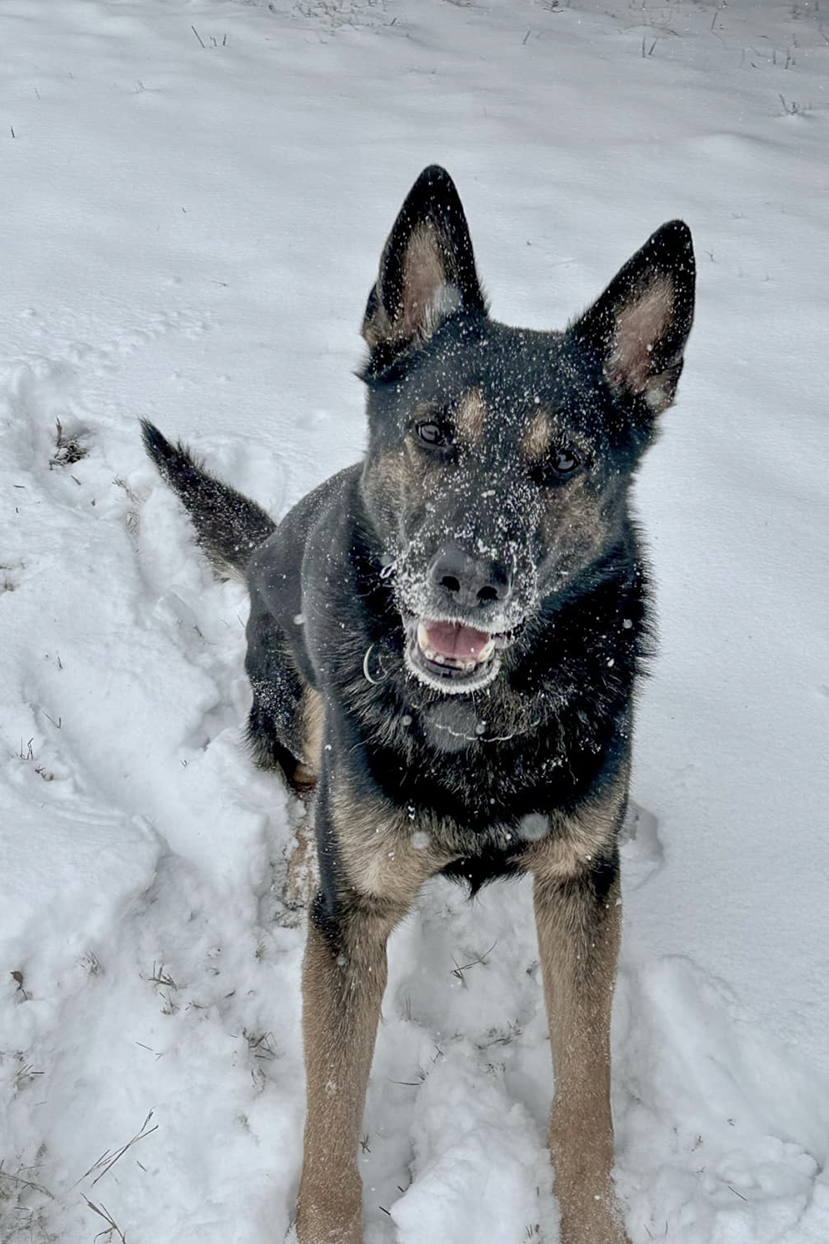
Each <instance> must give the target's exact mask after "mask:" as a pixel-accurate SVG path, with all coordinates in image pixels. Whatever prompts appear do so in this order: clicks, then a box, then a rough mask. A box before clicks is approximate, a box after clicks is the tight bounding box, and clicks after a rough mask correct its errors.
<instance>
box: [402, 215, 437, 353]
mask: <svg viewBox="0 0 829 1244" xmlns="http://www.w3.org/2000/svg"><path fill="white" fill-rule="evenodd" d="M446 285H447V274H446V269H445V266H444V263H443V258H442V250H441V246H440V242H439V240H438V236H437V233H436V232H435V229H434V226H433V225H432V224H431V222H429V221H424V222H423V223H421V224H419V225H418V226H417V228H416V229H414V230H413V232H412V236H411V238H410V239H409V245H408V247H407V248H406V258H405V260H404V261H403V308H402V309H403V316H402V319H401V321H400V325H399V329H400V331H401V334H402V336H404V337H409V336H413V335H414V334H415V333H419V334H421V335H422V336H428V335H429V332H430V331H431V329H432V327H433V323H432V321H433V319H435V318H436V313H438V312H439V307H438V305H437V303H438V302H439V300H440V297H441V291H442V290H443V288H444V287H445V286H446Z"/></svg>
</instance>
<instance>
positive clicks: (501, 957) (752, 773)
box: [0, 0, 829, 1244]
mask: <svg viewBox="0 0 829 1244" xmlns="http://www.w3.org/2000/svg"><path fill="white" fill-rule="evenodd" d="M822 21H823V18H822V11H821V10H820V9H819V8H818V5H817V3H814V4H812V3H804V2H802V0H796V2H795V3H791V0H789V2H787V3H775V2H773V0H762V2H758V0H732V2H731V3H729V4H716V5H712V4H708V3H701V2H697V0H674V2H673V3H670V4H668V3H666V4H664V5H658V4H649V3H647V2H646V0H641V3H640V2H638V0H637V3H635V4H634V3H629V2H623V0H604V2H603V3H597V2H595V0H571V3H569V4H568V3H557V2H556V0H550V2H548V0H544V2H543V3H541V2H538V3H534V2H533V0H509V2H507V0H479V2H476V3H469V4H461V3H457V2H455V3H449V2H448V0H420V2H419V3H416V2H415V0H302V2H300V3H296V4H292V3H291V0H276V2H275V3H272V4H266V3H264V2H263V3H259V4H257V3H241V2H239V3H231V2H229V0H190V3H187V2H186V0H61V2H60V3H55V0H7V3H6V4H4V6H3V14H2V18H0V34H2V42H3V72H2V78H1V79H0V81H1V82H2V95H1V96H0V99H2V108H0V145H2V153H3V177H2V181H0V198H2V221H3V231H4V238H5V242H4V246H3V282H2V295H0V327H1V328H2V332H0V343H2V344H0V430H1V431H2V454H0V496H2V498H3V507H2V524H1V525H0V563H2V568H0V633H1V634H2V643H1V644H0V809H2V825H0V876H2V878H3V881H2V898H3V905H2V914H1V915H0V1159H2V1167H0V1238H2V1240H3V1242H4V1244H7V1242H8V1244H13V1242H15V1241H27V1242H29V1241H35V1242H37V1241H45V1240H61V1241H63V1240H70V1239H71V1240H89V1241H92V1240H93V1238H94V1237H95V1236H96V1234H97V1233H98V1232H99V1231H101V1230H103V1231H106V1230H107V1223H106V1222H105V1221H104V1219H103V1218H102V1217H101V1216H100V1213H96V1212H93V1210H91V1209H90V1206H89V1204H88V1202H91V1203H92V1204H93V1205H94V1206H96V1207H97V1208H98V1210H99V1211H101V1213H104V1212H105V1213H106V1214H108V1215H110V1216H111V1219H112V1221H114V1222H115V1223H117V1224H118V1229H119V1231H120V1232H122V1233H123V1235H125V1236H127V1238H128V1239H129V1241H130V1244H167V1242H168V1241H169V1242H170V1244H172V1242H173V1241H175V1242H176V1244H187V1242H188V1241H193V1242H195V1241H196V1240H198V1241H199V1244H229V1242H231V1241H232V1242H235V1244H260V1242H261V1244H264V1241H266V1240H267V1241H273V1240H280V1239H282V1238H283V1237H284V1235H285V1233H286V1232H287V1231H288V1229H289V1226H290V1221H291V1214H292V1209H293V1202H294V1197H295V1195H296V1188H297V1183H298V1178H299V1163H300V1136H301V1128H302V1117H303V1077H302V1063H301V1050H300V1039H299V965H300V958H301V953H302V929H301V927H299V925H298V923H297V920H296V917H295V915H294V913H292V912H290V911H289V910H288V909H287V908H286V907H285V905H284V903H283V902H282V900H281V897H280V896H281V891H282V884H283V881H284V876H285V868H286V858H287V856H288V854H289V853H290V850H291V847H292V844H293V835H294V832H295V827H296V824H297V821H298V818H299V812H298V809H297V808H296V807H294V806H293V805H292V804H291V802H290V801H289V799H288V798H287V796H286V795H285V793H284V791H283V790H282V789H281V788H280V786H279V785H278V784H277V783H276V782H275V781H274V780H273V779H270V778H268V777H266V776H265V775H262V774H260V773H257V772H256V771H254V770H253V768H252V767H251V765H250V763H249V761H248V759H247V757H246V754H245V750H244V746H243V744H242V740H241V732H240V724H241V723H242V722H243V720H244V714H245V708H246V704H247V696H248V692H247V688H246V684H245V681H244V676H243V666H242V662H243V653H244V635H243V623H244V617H245V610H246V598H245V593H244V590H243V588H242V587H241V586H240V585H239V584H235V583H231V584H218V583H216V582H215V581H214V580H213V578H212V577H211V574H210V571H209V568H208V567H207V566H206V564H205V562H204V560H203V559H202V558H201V557H200V556H199V554H198V552H197V550H196V549H195V546H194V543H193V539H192V535H191V532H190V528H189V526H188V523H187V520H186V519H185V517H184V516H183V514H182V513H181V512H180V510H179V508H178V507H177V504H176V502H175V500H174V498H173V497H172V496H171V494H170V493H169V492H168V491H167V490H165V488H164V487H163V486H162V485H161V483H160V481H159V480H158V479H157V477H156V476H155V475H154V473H153V471H152V469H151V468H150V466H149V464H148V463H147V462H146V460H145V459H144V457H143V455H142V451H141V448H140V441H139V436H138V426H137V421H138V418H139V417H141V416H146V417H149V418H150V419H152V420H154V421H155V422H157V423H158V424H159V426H160V427H161V428H162V429H163V430H164V431H165V432H166V433H168V434H169V435H172V436H181V437H183V438H184V439H186V440H188V441H189V442H190V443H191V444H192V445H193V447H194V449H195V450H196V452H198V453H200V454H204V455H205V456H206V458H207V459H208V460H209V462H210V465H211V466H212V467H214V468H215V469H216V470H217V471H219V472H220V473H221V474H222V475H223V476H224V477H225V478H227V479H228V480H230V481H231V482H232V483H233V484H234V485H236V486H237V487H239V488H241V489H242V490H243V491H245V492H247V493H248V494H249V495H251V496H253V497H255V498H256V499H257V500H258V501H259V502H260V503H261V504H263V505H264V506H266V508H268V509H269V511H270V512H271V513H273V514H274V515H277V516H278V515H279V514H281V513H284V511H285V510H286V509H287V508H288V506H289V505H290V504H292V503H293V502H294V501H296V500H297V499H298V498H299V497H300V496H301V495H302V494H303V493H304V492H305V491H306V490H307V489H308V488H310V487H311V486H312V485H314V484H315V483H317V482H318V481H319V480H321V479H322V478H324V477H325V476H326V475H328V474H330V473H332V472H333V471H335V470H337V469H339V468H340V467H342V466H344V465H347V464H348V463H349V462H351V461H353V460H355V458H356V457H358V456H359V453H360V452H361V448H362V445H363V437H364V431H363V421H362V396H361V392H360V386H359V384H358V382H357V381H356V380H355V379H354V377H353V370H354V368H355V366H356V364H357V362H358V360H359V358H360V343H359V339H358V336H357V328H358V326H359V322H360V318H361V315H362V310H363V305H364V299H365V295H366V293H367V290H368V287H369V284H370V281H371V279H372V277H373V273H374V270H375V266H376V262H377V259H378V256H379V251H380V246H381V244H382V241H383V239H384V237H385V234H386V232H387V230H388V228H389V226H390V225H391V222H392V220H393V217H394V214H395V212H396V211H397V208H398V207H399V205H400V203H401V202H402V199H403V196H404V195H405V193H406V191H407V190H408V188H409V186H410V184H411V183H412V181H413V180H414V178H415V176H416V175H417V173H418V172H419V171H420V169H421V168H422V167H423V166H424V165H426V164H428V163H430V162H433V161H440V162H442V163H444V164H445V165H446V166H447V167H448V168H449V170H450V172H451V173H452V174H453V176H454V177H455V178H456V180H457V182H458V186H459V189H460V192H461V196H462V198H463V200H464V204H465V206H466V209H467V213H468V216H469V218H470V223H471V228H472V235H473V240H474V242H475V245H476V250H477V256H478V262H479V267H480V270H481V272H482V274H483V277H484V280H485V281H486V283H487V287H488V291H489V294H490V296H491V299H492V303H493V309H494V312H495V314H496V315H497V316H498V317H499V318H502V319H505V320H507V321H511V322H516V323H523V324H526V325H528V326H532V327H560V326H561V325H562V324H563V323H564V322H565V321H566V319H567V318H569V317H570V316H571V315H573V314H574V313H575V312H576V311H577V310H579V309H580V308H581V307H582V306H584V305H585V304H586V303H587V302H588V301H589V300H590V299H591V298H592V297H594V296H595V295H596V294H597V293H598V292H599V291H600V289H601V288H602V287H603V285H604V284H605V283H606V282H607V281H608V280H609V279H610V277H611V276H612V275H613V273H614V272H615V271H616V270H617V268H618V267H619V266H620V265H621V263H622V262H623V261H624V260H625V259H626V258H627V257H628V256H629V255H630V254H631V253H632V252H633V251H634V250H635V249H636V248H637V247H638V246H639V245H640V244H641V243H642V242H643V241H644V240H645V238H646V237H647V236H648V235H649V234H650V232H651V231H652V230H653V229H654V228H655V227H656V226H658V225H659V224H660V223H661V222H662V221H663V220H666V219H669V218H671V217H674V216H682V217H683V218H685V219H687V220H688V222H689V224H690V225H691V227H692V229H693V230H694V234H695V239H696V246H697V253H698V258H699V264H700V281H699V303H698V314H697V323H696V327H695V329H694V333H693V336H692V339H691V346H690V349H689V353H688V360H687V364H686V371H685V374H684V376H683V381H682V385H681V389H680V400H679V403H678V406H677V408H676V410H675V411H672V412H670V413H669V414H668V415H667V416H663V420H664V425H665V434H664V436H663V438H662V440H661V442H660V443H659V445H658V446H657V447H656V448H655V449H654V450H653V451H652V453H651V454H650V457H649V459H648V462H647V464H646V466H645V468H644V470H643V472H642V476H641V480H640V484H639V490H638V498H639V508H640V511H641V514H642V518H643V522H644V525H645V527H646V530H647V532H648V536H649V542H650V546H651V549H652V557H653V565H654V573H655V578H656V580H657V584H658V598H659V614H660V630H661V655H660V658H659V660H658V662H657V664H656V666H655V671H654V676H653V678H652V679H651V680H650V681H649V683H648V685H647V686H646V687H645V688H644V689H643V693H642V697H641V703H640V708H639V716H638V724H637V746H636V769H635V776H634V795H635V799H636V802H637V805H638V806H639V807H640V809H641V810H642V811H641V814H640V816H639V817H638V819H637V821H636V823H635V825H634V826H633V836H632V838H631V841H630V842H629V843H628V844H627V845H626V847H625V852H624V855H625V860H624V864H625V936H624V946H623V954H622V965H621V971H620V981H619V988H618V992H617V1003H616V1011H615V1020H614V1052H615V1069H614V1110H615V1116H616V1125H617V1151H618V1182H619V1187H620V1190H621V1192H622V1195H623V1197H624V1200H625V1206H626V1219H627V1224H628V1228H629V1231H630V1235H631V1239H632V1240H633V1242H634V1244H646V1242H647V1241H650V1240H655V1239H664V1240H668V1241H670V1242H671V1244H749V1242H750V1244H773V1242H774V1244H825V1241H826V1240H827V1238H829V1183H827V1178H826V1174H825V1168H826V1161H827V1144H828V1143H829V1054H827V1047H826V1041H825V1033H826V1030H827V1026H829V991H827V986H826V980H827V977H829V953H828V952H827V946H829V938H827V921H826V900H825V893H826V885H827V871H829V861H828V859H827V846H826V838H827V835H826V830H827V822H826V808H827V806H829V790H828V789H827V785H828V783H827V777H828V776H829V774H828V773H827V767H826V762H825V738H826V728H827V714H828V713H829V675H827V672H826V671H827V633H826V623H825V619H826V614H827V606H828V605H829V599H828V598H829V590H827V573H826V572H827V560H826V552H825V532H826V531H827V529H829V501H827V490H826V486H825V474H826V465H825V464H826V460H827V449H829V443H828V439H829V438H827V430H826V429H827V425H826V410H825V404H826V403H825V396H824V395H825V352H826V351H825V327H826V313H825V290H826V283H827V243H826V238H827V236H829V234H828V233H827V227H828V226H829V207H828V206H827V203H829V197H828V196H827V193H826V191H827V175H826V150H827V137H829V135H828V134H827V121H828V120H829V116H828V114H827V107H829V99H827V87H826V83H827V80H829V79H827V67H829V37H827V36H828V35H829V31H827V30H826V29H825V28H823V26H822ZM781 97H782V98H781ZM56 420H60V424H61V428H62V431H61V434H60V444H58V442H57V432H56ZM78 450H80V453H79V452H78ZM80 454H83V455H85V456H80ZM390 959H391V974H390V983H389V988H388V993H387V996H386V1001H385V1004H384V1022H383V1025H382V1026H381V1031H380V1036H379V1040H378V1048H377V1055H376V1059H375V1066H374V1070H373V1074H372V1080H371V1085H370V1089H369V1096H368V1102H367V1107H366V1116H365V1123H364V1131H365V1136H366V1140H365V1146H364V1150H365V1151H364V1152H363V1151H362V1150H361V1155H360V1161H361V1167H362V1171H363V1176H364V1183H365V1189H366V1194H365V1206H366V1244H388V1242H390V1241H391V1240H392V1239H397V1240H398V1241H399V1244H432V1242H433V1241H435V1240H441V1239H463V1240H465V1241H468V1242H469V1244H501V1241H503V1242H504V1244H513V1242H515V1244H517V1241H520V1240H539V1241H542V1244H556V1241H557V1239H558V1232H557V1218H556V1214H557V1211H556V1207H555V1202H554V1200H553V1198H552V1195H551V1187H550V1177H549V1173H548V1166H547V1159H546V1154H545V1150H544V1143H545V1131H546V1115H547V1111H548V1108H549V1102H550V1098H551V1093H552V1077H551V1072H550V1066H549V1045H548V1042H547V1038H546V1028H545V1020H544V1014H543V1005H542V999H541V991H540V983H539V980H538V970H537V947H536V943H535V934H534V930H533V927H532V919H531V911H530V903H529V890H528V885H527V883H526V882H519V883H514V884H504V885H501V886H498V887H495V888H493V889H492V890H490V891H489V892H487V893H486V894H484V895H483V896H482V898H481V899H480V900H478V901H476V903H475V904H473V905H469V904H468V903H467V902H466V901H465V899H464V898H463V896H462V894H461V893H459V892H457V891H455V890H453V889H451V888H450V887H449V885H448V883H439V882H434V883H430V885H429V886H428V887H427V888H426V890H425V891H424V894H423V896H422V898H421V900H420V902H419V904H418V907H417V910H416V912H415V913H414V914H413V915H412V917H411V918H410V919H409V920H408V921H407V922H406V924H405V925H404V926H403V928H402V929H400V930H399V931H398V933H396V934H395V936H394V938H393V939H392V944H391V954H390ZM150 1111H152V1118H151V1120H150V1121H149V1122H148V1123H147V1126H146V1128H145V1129H144V1134H143V1135H141V1129H142V1124H143V1123H144V1121H145V1120H146V1119H147V1117H148V1115H149V1113H150ZM153 1128H155V1129H156V1130H151V1129H153ZM139 1135H141V1139H137V1140H135V1142H134V1143H133V1144H132V1145H131V1146H130V1147H129V1148H127V1149H126V1150H125V1151H124V1152H123V1154H122V1155H121V1156H120V1157H119V1158H118V1159H117V1161H116V1162H115V1163H114V1164H113V1165H111V1166H109V1167H107V1163H108V1161H109V1158H111V1157H112V1156H114V1155H115V1154H117V1152H118V1151H119V1150H120V1149H121V1148H122V1146H125V1145H127V1144H128V1142H129V1141H130V1140H131V1139H132V1138H133V1137H137V1136H139ZM105 1154H108V1155H109V1156H108V1157H103V1156H102V1155H105ZM104 1238H106V1237H104ZM110 1238H112V1239H116V1240H117V1239H119V1238H121V1237H120V1235H119V1234H118V1231H115V1230H113V1232H112V1233H111V1236H110Z"/></svg>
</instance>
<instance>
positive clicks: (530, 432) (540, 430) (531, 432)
mask: <svg viewBox="0 0 829 1244" xmlns="http://www.w3.org/2000/svg"><path fill="white" fill-rule="evenodd" d="M552 439H553V426H552V423H551V422H550V416H549V415H548V414H547V412H546V411H543V410H539V411H538V413H537V414H535V415H533V417H532V419H531V420H530V423H529V426H528V427H527V429H526V431H525V432H524V435H523V436H522V437H521V451H522V453H523V454H524V457H525V458H526V459H527V460H528V461H529V462H538V460H539V459H540V458H543V457H544V455H545V454H546V453H547V451H548V450H549V448H550V442H551V441H552Z"/></svg>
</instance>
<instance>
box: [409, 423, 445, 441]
mask: <svg viewBox="0 0 829 1244" xmlns="http://www.w3.org/2000/svg"><path fill="white" fill-rule="evenodd" d="M415 431H416V432H417V434H418V436H419V437H420V439H421V440H422V441H425V442H426V444H427V445H446V444H448V443H449V437H448V435H447V433H446V431H445V430H444V429H443V428H442V427H441V426H440V424H439V423H434V422H432V421H426V422H425V423H418V424H415Z"/></svg>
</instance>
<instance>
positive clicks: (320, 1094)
mask: <svg viewBox="0 0 829 1244" xmlns="http://www.w3.org/2000/svg"><path fill="white" fill-rule="evenodd" d="M325 785H326V783H323V787H325ZM330 805H331V806H330V807H329V800H328V799H327V798H326V794H325V790H323V795H322V800H321V806H320V807H319V808H318V810H317V833H318V835H319V841H320V842H321V859H320V863H321V877H322V891H321V893H320V894H319V896H318V898H317V901H316V903H315V905H314V908H313V909H312V913H311V919H310V921H309V929H308V943H307V947H306V950H305V961H304V967H303V982H302V998H303V1016H302V1032H303V1044H304V1052H305V1071H306V1081H307V1090H306V1091H307V1115H306V1122H305V1144H304V1152H303V1166H302V1180H301V1183H300V1189H299V1202H298V1206H297V1235H298V1238H299V1244H360V1241H361V1239H362V1214H361V1181H360V1175H359V1171H358V1167H357V1148H358V1142H359V1136H360V1125H361V1123H362V1116H363V1106H364V1103H365V1095H366V1084H367V1081H368V1076H369V1071H370V1070H371V1060H372V1055H373V1052H374V1042H375V1037H376V1034H377V1023H378V1019H379V1016H380V1004H381V1002H382V998H383V991H384V989H385V986H386V976H387V965H386V942H387V940H388V936H389V934H390V933H391V931H392V929H393V928H394V926H395V925H396V924H397V923H398V922H399V921H400V920H401V919H402V917H403V916H404V915H405V913H406V911H407V910H408V908H409V906H410V905H411V903H412V901H413V899H414V897H415V895H416V894H417V891H418V890H419V888H420V886H421V884H422V883H423V881H424V880H425V878H426V877H427V876H428V875H429V873H430V872H431V871H433V868H432V867H431V865H430V861H429V859H428V858H427V857H428V856H429V852H428V851H427V852H418V851H415V850H414V849H413V848H412V846H411V841H410V840H411V832H410V829H408V827H404V828H403V829H402V830H401V827H400V825H398V824H395V823H394V818H393V817H390V818H387V817H384V814H383V811H382V809H380V808H378V807H377V806H374V807H372V806H370V805H369V803H368V802H367V801H364V800H361V799H357V798H354V797H352V796H351V795H350V794H349V793H348V792H347V791H344V790H343V789H342V787H341V788H340V790H339V791H338V797H337V798H336V799H334V800H331V801H330ZM321 818H322V820H323V823H322V824H321V823H320V820H321ZM397 819H398V820H401V821H405V818H404V817H403V818H401V817H400V816H399V814H398V818H397Z"/></svg>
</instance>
